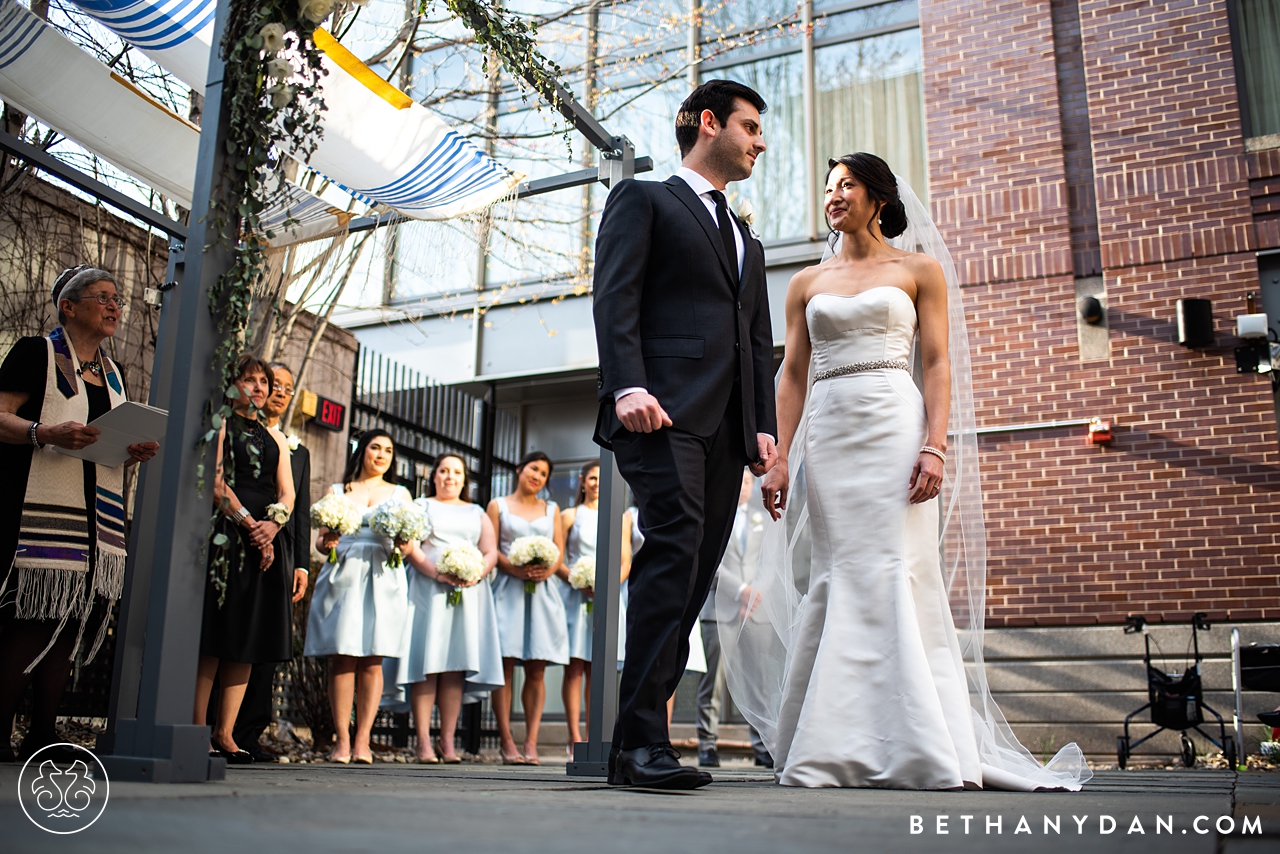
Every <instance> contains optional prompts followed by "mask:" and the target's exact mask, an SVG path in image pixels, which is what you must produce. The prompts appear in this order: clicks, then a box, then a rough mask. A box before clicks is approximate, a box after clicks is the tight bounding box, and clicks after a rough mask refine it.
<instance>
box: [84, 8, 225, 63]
mask: <svg viewBox="0 0 1280 854" xmlns="http://www.w3.org/2000/svg"><path fill="white" fill-rule="evenodd" d="M76 5H78V6H79V7H80V8H81V9H84V10H85V11H86V12H88V13H89V14H90V15H92V16H93V17H95V18H97V19H98V20H99V21H101V22H102V23H103V24H105V25H106V26H108V27H110V28H111V29H112V30H113V31H114V32H116V33H118V34H119V35H120V37H121V38H123V39H124V40H126V41H127V42H129V44H131V45H134V46H135V47H137V48H139V49H141V50H149V51H152V50H154V51H163V50H169V49H171V48H175V47H178V46H179V45H181V44H182V43H184V42H186V41H188V40H189V39H191V38H193V37H194V36H195V34H196V33H199V32H201V31H202V30H204V29H206V28H209V29H212V27H213V17H214V13H215V12H216V11H217V4H216V3H211V2H208V0H162V2H158V3H154V4H144V3H136V2H134V0H79V2H77V4H76Z"/></svg>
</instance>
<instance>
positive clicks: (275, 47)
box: [258, 23, 285, 56]
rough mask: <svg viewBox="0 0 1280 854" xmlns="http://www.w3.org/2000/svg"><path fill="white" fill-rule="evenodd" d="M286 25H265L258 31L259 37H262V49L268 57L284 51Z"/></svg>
mask: <svg viewBox="0 0 1280 854" xmlns="http://www.w3.org/2000/svg"><path fill="white" fill-rule="evenodd" d="M284 33H285V29H284V24H276V23H272V24H264V25H263V27H262V29H260V30H258V35H260V36H262V49H263V51H265V52H266V54H267V56H272V55H274V54H276V53H278V52H280V51H281V50H284Z"/></svg>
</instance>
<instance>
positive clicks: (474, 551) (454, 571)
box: [436, 545, 484, 605]
mask: <svg viewBox="0 0 1280 854" xmlns="http://www.w3.org/2000/svg"><path fill="white" fill-rule="evenodd" d="M436 571H437V572H439V573H440V574H441V575H452V576H453V577H454V578H456V579H458V580H459V581H465V582H467V583H469V584H474V583H475V582H477V581H479V580H480V579H481V578H484V555H482V554H480V550H479V549H478V548H476V547H475V546H469V545H458V546H448V547H447V548H445V550H444V554H442V555H440V560H438V561H437V562H436ZM446 602H447V604H449V605H460V604H461V603H462V590H461V589H460V588H457V587H454V588H453V589H452V590H450V591H449V598H448V599H447V600H446Z"/></svg>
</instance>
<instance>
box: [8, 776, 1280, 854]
mask: <svg viewBox="0 0 1280 854" xmlns="http://www.w3.org/2000/svg"><path fill="white" fill-rule="evenodd" d="M19 769H20V766H17V765H7V766H0V851H4V852H13V854H19V852H40V854H48V853H49V852H61V851H69V852H78V851H85V852H90V851H91V852H94V854H106V852H130V854H133V853H134V852H151V851H155V852H175V851H178V852H182V854H204V852H210V854H213V853H214V852H216V854H229V852H230V854H240V852H246V854H247V852H258V851H264V852H272V854H292V852H308V854H319V852H328V851H343V852H350V851H361V852H364V851H371V852H400V851H405V852H409V851H412V852H424V851H431V852H435V851H448V852H451V853H452V852H457V854H467V852H508V851H518V852H521V854H525V852H528V854H540V852H547V854H575V852H600V851H610V852H612V851H645V852H655V854H674V852H686V851H687V852H700V854H704V853H705V852H726V854H728V852H733V854H756V852H759V854H791V852H801V851H803V852H808V851H814V852H836V851H893V852H895V854H896V853H897V852H913V851H930V852H937V851H947V852H954V851H984V852H985V851H993V852H1004V851H1035V852H1049V851H1068V850H1070V851H1072V852H1076V854H1078V852H1080V851H1081V850H1082V846H1083V850H1085V851H1087V852H1088V854H1102V852H1110V851H1141V850H1148V849H1150V848H1151V847H1152V846H1157V847H1158V848H1159V850H1160V851H1161V852H1184V851H1185V852H1229V854H1252V852H1269V854H1275V852H1277V851H1280V774H1277V773H1266V772H1252V773H1246V774H1235V773H1233V772H1229V771H1210V770H1193V771H1128V772H1114V771H1113V772H1100V773H1099V774H1098V775H1097V776H1096V777H1095V778H1094V780H1093V781H1092V782H1091V783H1090V784H1089V785H1088V786H1087V787H1086V788H1085V790H1084V791H1083V792H1079V793H1073V794H1064V793H1040V794H1016V793H1009V792H994V791H990V792H898V791H883V790H868V789H856V790H848V789H845V790H841V789H822V790H798V789H785V788H782V787H779V786H776V785H774V784H773V782H772V778H771V777H769V776H765V775H763V774H761V773H758V772H756V771H752V770H722V771H720V772H719V773H718V774H717V782H716V783H715V784H714V785H712V786H711V787H708V788H706V789H703V790H700V791H697V792H686V793H666V794H659V793H651V792H642V791H634V790H625V789H614V788H611V787H608V786H605V785H603V781H597V780H589V779H570V778H567V777H566V776H565V775H564V768H563V766H560V765H548V766H542V767H536V768H535V767H505V766H495V765H461V766H419V765H402V764H393V763H385V764H384V763H379V764H376V765H373V766H370V767H352V766H334V765H296V764H295V765H261V766H254V767H250V768H232V769H229V771H228V774H227V779H226V781H225V782H221V783H206V784H200V785H185V786H155V785H148V784H141V783H117V784H116V785H114V786H112V788H111V797H110V801H109V803H108V805H107V808H106V810H105V812H104V813H103V814H102V817H101V818H100V819H99V820H98V822H97V823H96V824H95V825H93V826H92V827H90V828H88V829H87V830H85V831H83V832H81V833H78V834H75V835H72V836H54V835H50V834H48V833H45V832H44V831H41V830H39V829H38V828H36V827H35V826H34V825H33V824H31V823H30V822H29V821H28V820H27V818H26V816H25V815H24V814H23V812H22V811H21V809H20V807H19V805H18V802H17V795H16V785H17V778H18V771H19ZM966 815H967V816H971V818H970V819H968V820H967V822H966V820H965V819H964V818H963V817H964V816H966ZM938 816H946V819H945V827H944V828H943V829H945V830H947V831H948V832H947V833H946V834H945V835H940V833H939V822H938ZM1102 816H1110V818H1111V819H1112V820H1114V829H1112V830H1110V832H1105V831H1107V830H1108V828H1109V827H1111V822H1110V821H1108V820H1107V819H1104V818H1102ZM1199 816H1205V817H1206V818H1204V819H1201V820H1200V821H1199V822H1198V823H1197V821H1196V820H1197V817H1199ZM1046 817H1048V820H1049V824H1048V825H1047V826H1046V823H1045V819H1046ZM1135 817H1136V818H1137V821H1138V824H1139V825H1140V826H1141V828H1142V831H1143V832H1142V833H1139V832H1138V830H1137V829H1136V827H1135V825H1134V818H1135ZM1223 817H1226V818H1223ZM1023 819H1025V822H1024V821H1023ZM1245 819H1249V821H1250V829H1251V830H1252V827H1253V826H1254V823H1255V822H1256V827H1257V829H1258V830H1259V831H1260V832H1259V833H1252V832H1250V833H1248V834H1246V835H1241V829H1242V825H1243V823H1244V821H1245ZM1054 823H1057V824H1058V825H1059V827H1060V830H1059V831H1057V832H1055V831H1054V830H1053V828H1052V825H1053V824H1054ZM966 824H967V825H968V833H967V834H966V833H965V826H966ZM1215 825H1216V827H1215ZM1228 825H1232V826H1234V832H1228V833H1219V832H1218V831H1219V829H1226V828H1227V827H1228ZM1169 827H1171V828H1172V832H1170V831H1169V829H1168V828H1169ZM913 828H914V829H915V830H916V831H917V832H915V833H913V832H912V830H913Z"/></svg>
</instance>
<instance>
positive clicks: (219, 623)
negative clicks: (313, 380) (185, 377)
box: [200, 415, 293, 664]
mask: <svg viewBox="0 0 1280 854" xmlns="http://www.w3.org/2000/svg"><path fill="white" fill-rule="evenodd" d="M228 427H229V430H230V433H231V454H230V455H231V457H232V459H231V460H230V465H226V463H227V460H226V456H227V455H226V452H225V450H224V456H223V462H224V466H225V467H226V468H227V469H229V473H230V474H231V475H232V477H228V479H227V483H228V485H229V486H230V487H231V489H232V491H234V492H235V494H236V498H238V499H239V500H240V503H241V504H243V505H244V506H245V508H246V509H248V511H249V513H250V515H252V516H253V518H254V519H258V520H261V519H265V518H266V517H267V505H268V504H273V503H275V500H276V494H277V491H276V467H277V466H278V465H279V462H280V447H279V445H277V444H276V441H275V439H273V438H272V437H271V435H270V434H269V433H268V432H267V428H266V427H264V426H262V424H260V423H259V422H257V421H249V420H247V419H244V418H241V417H240V416H238V415H237V416H233V417H232V418H231V419H230V421H229V422H228ZM251 445H252V446H253V447H255V448H257V449H258V453H257V457H258V458H259V459H260V461H261V463H260V465H257V464H255V463H254V455H253V454H250V453H249V447H250V446H251ZM214 531H215V533H221V534H225V535H226V536H227V539H228V542H227V544H226V545H225V546H223V547H222V548H221V549H220V548H219V547H218V546H215V545H213V544H212V542H211V543H210V545H209V565H208V568H209V570H210V572H209V573H206V578H205V592H204V625H203V626H202V627H201V631H200V654H201V655H209V656H213V657H214V658H219V659H224V660H226V661H238V662H243V663H245V664H259V663H262V662H268V661H288V660H289V659H290V658H292V657H293V627H292V616H293V606H292V605H291V604H290V601H289V600H290V598H291V594H292V592H293V577H292V576H293V571H292V569H290V561H289V554H288V552H289V548H288V543H287V540H288V539H289V537H288V535H287V534H286V529H285V528H281V530H280V533H278V534H277V535H276V538H275V540H274V542H273V545H274V547H275V560H274V561H273V562H272V564H271V566H269V567H267V569H266V570H265V571H263V570H262V569H261V568H260V561H261V553H260V552H259V551H258V549H257V548H256V547H255V546H254V545H253V543H252V542H251V541H250V539H249V532H248V531H247V530H245V529H244V528H243V527H242V526H240V525H237V524H235V523H234V522H232V521H231V519H229V518H228V517H227V516H226V515H225V514H220V515H219V517H218V523H217V525H216V526H215V528H214ZM219 551H221V552H222V554H223V555H225V557H226V561H227V566H226V567H225V571H226V585H227V587H226V596H225V598H224V600H223V602H222V604H221V606H219V604H218V598H219V595H220V594H219V591H218V589H217V587H216V586H215V585H214V583H213V577H212V570H213V567H214V562H215V559H216V558H217V556H218V553H219Z"/></svg>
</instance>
